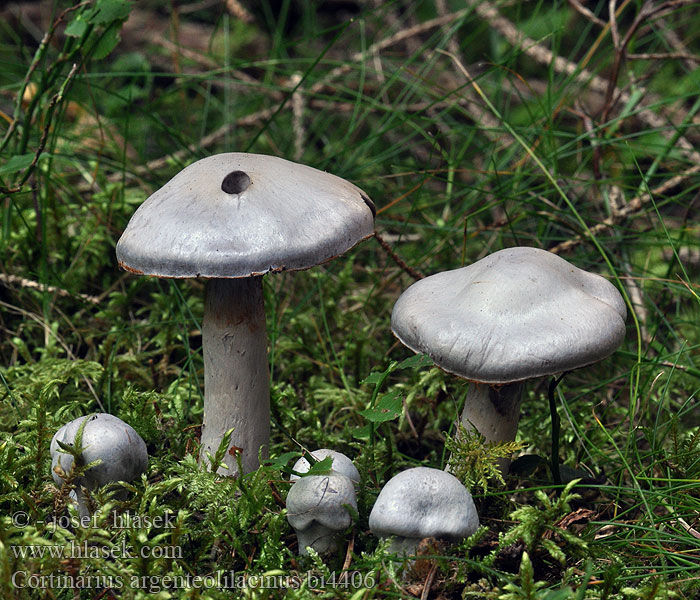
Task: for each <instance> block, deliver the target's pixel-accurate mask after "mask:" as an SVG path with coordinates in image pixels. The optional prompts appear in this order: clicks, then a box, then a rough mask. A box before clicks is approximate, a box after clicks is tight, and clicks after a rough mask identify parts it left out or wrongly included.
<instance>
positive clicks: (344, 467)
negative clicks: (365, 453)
mask: <svg viewBox="0 0 700 600" xmlns="http://www.w3.org/2000/svg"><path fill="white" fill-rule="evenodd" d="M311 456H313V457H314V458H315V459H316V460H318V461H321V460H323V459H324V458H328V457H329V456H330V457H332V459H333V460H332V461H331V469H332V471H333V472H335V473H339V474H340V475H345V477H347V478H348V479H350V481H352V483H353V485H354V486H355V489H357V486H358V485H359V484H360V472H359V471H358V470H357V468H356V467H355V465H354V464H353V462H352V461H351V460H350V459H349V458H348V457H347V456H345V454H343V453H342V452H337V451H336V450H330V449H328V448H321V449H320V450H314V451H313V452H311ZM310 468H311V465H310V464H309V461H308V460H307V459H306V458H304V457H303V456H302V457H301V458H300V459H299V460H298V461H297V462H295V463H294V467H292V471H296V472H297V473H308V472H309V469H310ZM298 479H299V475H295V474H292V475H290V477H289V480H290V481H297V480H298Z"/></svg>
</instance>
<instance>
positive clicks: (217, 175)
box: [117, 152, 374, 475]
mask: <svg viewBox="0 0 700 600" xmlns="http://www.w3.org/2000/svg"><path fill="white" fill-rule="evenodd" d="M373 231H374V205H373V204H372V201H371V200H370V199H369V198H368V196H367V195H366V194H365V193H364V192H363V191H362V190H361V189H360V188H358V187H356V186H354V185H353V184H351V183H349V182H348V181H345V180H344V179H341V178H340V177H336V176H335V175H331V174H329V173H326V172H324V171H319V170H317V169H313V168H311V167H307V166H305V165H300V164H296V163H293V162H290V161H287V160H284V159H281V158H276V157H273V156H266V155H261V154H245V153H236V152H233V153H227V154H218V155H215V156H210V157H208V158H204V159H202V160H199V161H197V162H195V163H193V164H191V165H189V166H188V167H186V168H185V169H184V170H182V171H181V172H180V173H178V174H177V175H176V176H175V177H174V178H173V179H171V180H170V181H169V182H168V183H167V184H165V185H164V186H163V187H162V188H161V189H159V190H158V191H157V192H155V193H154V194H153V195H152V196H150V197H149V198H148V199H147V200H146V201H145V202H144V203H143V204H142V205H141V206H140V207H139V208H138V209H137V210H136V212H135V213H134V215H133V216H132V217H131V220H130V221H129V224H128V225H127V227H126V230H125V231H124V233H123V234H122V236H121V238H120V240H119V242H118V244H117V258H118V260H119V264H120V266H121V267H123V268H124V269H126V270H128V271H131V272H133V273H137V274H140V275H153V276H156V277H176V278H184V277H201V278H205V279H206V280H207V284H206V297H205V304H204V318H203V323H202V345H203V352H204V424H203V427H202V455H201V457H202V460H203V461H205V459H206V456H207V453H210V454H212V455H213V454H214V453H215V452H216V450H217V448H218V447H219V444H220V443H221V440H222V439H223V437H224V434H225V432H226V431H228V430H230V429H233V434H232V437H231V443H230V447H229V448H230V451H229V452H226V454H225V455H224V461H223V462H224V465H225V467H226V468H221V469H220V472H222V473H224V474H229V475H235V474H236V473H237V471H238V468H237V459H236V456H235V455H236V454H237V453H239V454H240V460H241V464H242V467H243V471H244V472H248V471H251V470H254V469H256V468H257V466H258V464H259V463H258V455H259V453H260V452H262V454H263V455H265V454H266V453H267V448H268V445H269V438H270V423H269V419H270V415H269V411H270V409H269V403H270V398H269V395H270V394H269V369H268V359H267V334H266V326H265V311H264V306H263V287H262V276H263V275H264V274H265V273H268V272H270V271H294V270H299V269H307V268H309V267H312V266H314V265H318V264H321V263H324V262H326V261H329V260H331V259H333V258H335V257H337V256H339V255H340V254H342V253H344V252H346V251H347V250H349V249H350V248H352V247H353V246H354V245H355V244H357V243H358V242H360V241H361V240H363V239H365V238H368V237H370V236H371V235H372V234H373Z"/></svg>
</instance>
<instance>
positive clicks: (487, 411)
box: [446, 381, 524, 474]
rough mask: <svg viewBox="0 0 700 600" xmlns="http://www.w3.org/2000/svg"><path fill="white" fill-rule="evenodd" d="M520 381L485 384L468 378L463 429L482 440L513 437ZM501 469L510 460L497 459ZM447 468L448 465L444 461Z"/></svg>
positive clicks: (522, 386) (518, 408)
mask: <svg viewBox="0 0 700 600" xmlns="http://www.w3.org/2000/svg"><path fill="white" fill-rule="evenodd" d="M523 388H524V382H523V381H516V382H515V383H505V384H503V385H489V384H486V383H476V382H470V384H469V389H468V390H467V397H466V399H465V401H464V409H463V410H462V416H461V418H460V424H461V425H462V427H464V429H466V430H467V431H472V430H474V429H476V430H477V431H478V432H479V433H480V434H481V435H483V436H484V439H485V441H486V442H496V443H500V442H510V441H513V440H514V439H515V434H516V433H517V431H518V421H519V420H520V403H521V402H522V398H523ZM498 465H499V468H500V470H501V473H503V474H505V473H507V472H508V468H509V467H510V460H508V459H500V460H499V461H498ZM446 470H447V471H450V470H451V469H450V465H449V464H448V465H447V469H446Z"/></svg>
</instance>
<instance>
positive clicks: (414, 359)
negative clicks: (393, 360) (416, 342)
mask: <svg viewBox="0 0 700 600" xmlns="http://www.w3.org/2000/svg"><path fill="white" fill-rule="evenodd" d="M434 364H435V363H434V362H433V359H432V358H430V357H429V356H428V355H427V354H416V355H415V356H411V357H410V358H407V359H406V360H402V361H401V362H400V363H399V364H398V365H397V366H396V368H397V369H419V368H422V367H431V366H433V365H434Z"/></svg>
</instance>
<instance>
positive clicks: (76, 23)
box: [65, 14, 88, 37]
mask: <svg viewBox="0 0 700 600" xmlns="http://www.w3.org/2000/svg"><path fill="white" fill-rule="evenodd" d="M87 28H88V24H87V21H86V20H85V17H84V16H83V15H82V14H77V15H75V19H73V20H72V21H71V22H70V23H68V25H67V26H66V30H65V34H66V35H67V36H69V37H81V36H82V35H83V34H84V33H85V32H86V31H87Z"/></svg>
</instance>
